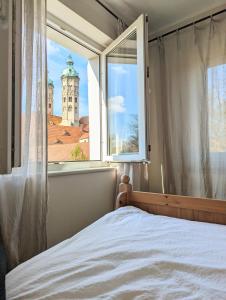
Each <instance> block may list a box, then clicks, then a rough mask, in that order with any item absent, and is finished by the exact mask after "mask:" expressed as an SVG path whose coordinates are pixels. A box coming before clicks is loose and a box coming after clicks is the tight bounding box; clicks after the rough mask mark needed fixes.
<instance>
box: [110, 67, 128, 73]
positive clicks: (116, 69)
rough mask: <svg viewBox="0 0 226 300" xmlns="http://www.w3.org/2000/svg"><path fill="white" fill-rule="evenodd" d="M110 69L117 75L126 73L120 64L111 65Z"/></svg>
mask: <svg viewBox="0 0 226 300" xmlns="http://www.w3.org/2000/svg"><path fill="white" fill-rule="evenodd" d="M111 69H112V70H113V71H114V72H116V73H117V74H119V75H121V74H126V73H127V70H126V69H125V68H123V66H121V65H113V66H112V67H111Z"/></svg>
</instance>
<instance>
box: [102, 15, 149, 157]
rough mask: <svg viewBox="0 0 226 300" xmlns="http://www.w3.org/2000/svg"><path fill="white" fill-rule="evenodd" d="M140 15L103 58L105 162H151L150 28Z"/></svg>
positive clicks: (103, 140) (106, 50) (103, 54)
mask: <svg viewBox="0 0 226 300" xmlns="http://www.w3.org/2000/svg"><path fill="white" fill-rule="evenodd" d="M147 23H148V20H147V17H146V16H145V15H141V16H140V17H139V18H138V19H137V20H136V21H135V22H134V23H133V24H132V25H131V26H130V27H129V28H127V29H126V30H125V31H124V32H123V33H122V34H121V35H120V36H119V37H118V38H117V39H116V40H115V41H113V42H112V43H111V45H109V46H108V47H107V48H106V49H105V50H104V52H103V53H102V55H101V62H102V89H103V101H102V107H103V119H102V124H103V132H102V142H103V159H104V160H107V161H146V160H148V141H147V132H146V130H147V127H148V126H147V124H146V121H147V118H146V113H147V108H146V93H147V85H146V82H147V77H148V66H147V65H146V63H147V61H148V60H147V42H148V41H147V25H148V24H147Z"/></svg>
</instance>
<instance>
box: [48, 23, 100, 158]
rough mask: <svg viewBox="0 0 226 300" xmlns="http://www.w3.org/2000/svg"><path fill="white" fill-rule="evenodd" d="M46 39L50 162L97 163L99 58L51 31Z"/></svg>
mask: <svg viewBox="0 0 226 300" xmlns="http://www.w3.org/2000/svg"><path fill="white" fill-rule="evenodd" d="M47 36H48V40H47V62H48V77H49V78H48V83H49V84H48V89H49V90H50V89H53V93H52V94H51V95H52V99H50V93H48V98H49V99H48V101H49V102H51V113H49V114H48V158H49V162H53V161H54V162H57V161H84V160H100V99H99V55H97V54H96V53H94V52H92V51H91V50H89V49H86V48H85V47H83V46H81V45H80V44H78V43H76V42H75V41H74V40H73V39H70V38H68V37H67V36H65V35H63V34H61V33H59V32H58V31H55V30H54V29H53V28H49V27H47ZM75 87H76V88H75ZM73 99H76V105H75V103H73ZM49 108H50V107H49ZM65 132H67V134H65ZM56 141H57V142H56ZM84 141H86V143H84Z"/></svg>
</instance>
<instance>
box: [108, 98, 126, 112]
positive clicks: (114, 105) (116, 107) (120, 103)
mask: <svg viewBox="0 0 226 300" xmlns="http://www.w3.org/2000/svg"><path fill="white" fill-rule="evenodd" d="M124 102H125V99H124V97H123V96H115V97H111V98H110V99H109V100H108V107H109V110H110V111H111V112H116V113H123V112H124V111H125V110H126V108H125V103H124Z"/></svg>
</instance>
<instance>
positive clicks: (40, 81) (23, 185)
mask: <svg viewBox="0 0 226 300" xmlns="http://www.w3.org/2000/svg"><path fill="white" fill-rule="evenodd" d="M22 10H23V20H22V23H23V24H22V28H23V30H22V31H23V32H22V34H23V47H22V48H23V49H22V65H23V69H22V79H23V95H22V102H23V103H22V165H21V167H20V168H15V169H13V172H12V174H10V175H2V176H1V177H0V225H1V237H2V240H3V244H4V247H5V249H6V251H7V255H8V259H9V263H10V267H13V266H15V265H17V264H18V263H20V262H22V261H24V260H26V259H28V258H30V257H32V256H33V255H35V254H37V253H39V252H41V251H42V250H44V249H46V213H47V187H46V183H47V168H46V149H47V148H46V37H45V31H46V29H45V16H46V8H45V0H24V1H23V9H22Z"/></svg>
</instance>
